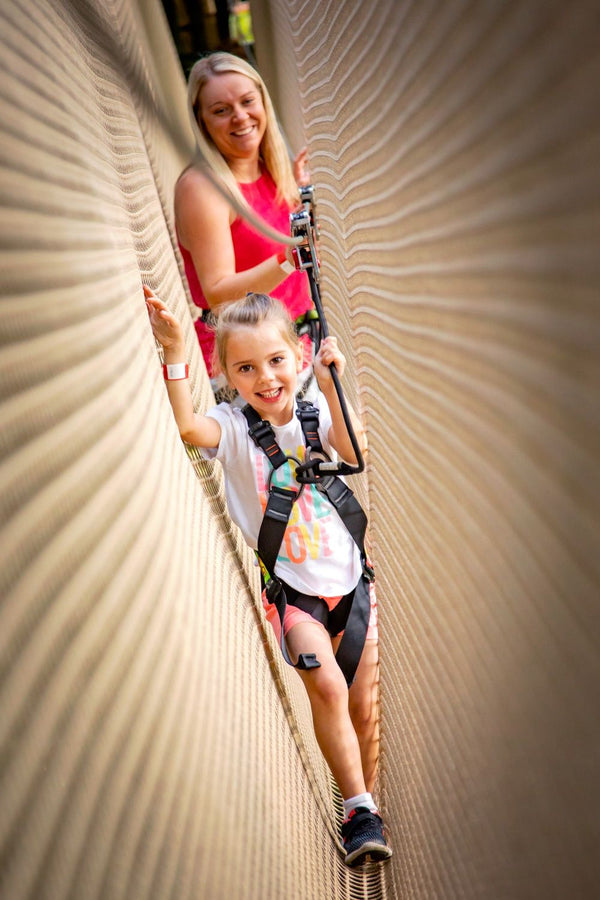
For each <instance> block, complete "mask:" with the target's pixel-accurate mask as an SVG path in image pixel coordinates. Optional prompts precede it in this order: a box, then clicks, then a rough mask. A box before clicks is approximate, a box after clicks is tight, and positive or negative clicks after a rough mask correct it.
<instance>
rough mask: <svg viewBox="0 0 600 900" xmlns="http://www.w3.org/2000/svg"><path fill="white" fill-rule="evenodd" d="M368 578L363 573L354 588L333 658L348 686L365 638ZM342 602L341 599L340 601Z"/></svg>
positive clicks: (353, 676)
mask: <svg viewBox="0 0 600 900" xmlns="http://www.w3.org/2000/svg"><path fill="white" fill-rule="evenodd" d="M369 583H370V582H369V580H368V579H367V578H366V577H365V576H364V575H363V576H362V577H361V579H360V581H359V582H358V584H357V585H356V587H355V589H354V597H353V598H352V606H351V608H350V613H349V615H348V619H347V621H346V627H345V628H344V633H343V635H342V640H341V641H340V645H339V647H338V649H337V653H336V654H335V659H336V662H337V664H338V665H339V667H340V669H341V670H342V672H343V673H344V678H345V679H346V684H347V685H348V687H350V685H351V684H352V682H353V681H354V678H355V676H356V670H357V668H358V664H359V662H360V658H361V656H362V652H363V647H364V646H365V640H366V638H367V629H368V627H369V618H370V615H371V597H370V593H369ZM340 602H343V601H340Z"/></svg>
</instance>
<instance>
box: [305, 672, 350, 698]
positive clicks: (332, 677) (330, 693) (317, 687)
mask: <svg viewBox="0 0 600 900" xmlns="http://www.w3.org/2000/svg"><path fill="white" fill-rule="evenodd" d="M304 683H305V685H306V689H307V691H308V693H309V695H310V696H311V698H314V700H316V701H317V702H319V703H320V704H321V705H322V706H327V707H334V706H338V705H339V704H342V703H343V704H347V703H348V686H347V684H346V680H345V678H344V676H343V675H342V672H341V670H340V669H339V667H338V665H337V663H334V664H333V665H328V664H322V665H321V667H320V668H319V669H313V670H312V671H311V672H308V673H307V674H306V675H305V676H304Z"/></svg>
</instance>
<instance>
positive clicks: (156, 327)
mask: <svg viewBox="0 0 600 900" xmlns="http://www.w3.org/2000/svg"><path fill="white" fill-rule="evenodd" d="M143 288H144V297H145V298H146V309H147V310H148V317H149V319H150V327H151V328H152V333H153V335H154V337H155V338H156V340H157V341H158V342H159V344H161V345H162V346H163V348H164V349H165V351H169V352H170V353H176V354H179V353H183V356H185V339H184V336H183V330H182V328H181V325H180V324H179V322H178V321H177V319H176V318H175V316H173V315H171V313H170V312H169V310H168V309H167V307H166V305H165V304H164V303H163V301H162V300H160V299H159V298H158V297H157V296H156V295H155V294H154V293H153V291H152V290H151V288H149V287H148V286H147V285H143Z"/></svg>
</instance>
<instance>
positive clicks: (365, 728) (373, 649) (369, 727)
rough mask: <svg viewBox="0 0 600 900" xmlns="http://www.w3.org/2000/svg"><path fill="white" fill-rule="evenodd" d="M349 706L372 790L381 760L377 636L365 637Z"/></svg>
mask: <svg viewBox="0 0 600 900" xmlns="http://www.w3.org/2000/svg"><path fill="white" fill-rule="evenodd" d="M349 710H350V718H351V720H352V724H353V725H354V729H355V731H356V736H357V738H358V743H359V746H360V755H361V760H362V769H363V774H364V779H365V784H366V786H367V791H369V793H370V794H372V793H373V789H374V787H375V780H376V777H377V766H378V763H379V650H378V644H377V641H376V640H368V641H365V646H364V650H363V652H362V656H361V658H360V663H359V664H358V669H357V670H356V678H355V680H354V682H353V684H352V686H351V688H350V692H349Z"/></svg>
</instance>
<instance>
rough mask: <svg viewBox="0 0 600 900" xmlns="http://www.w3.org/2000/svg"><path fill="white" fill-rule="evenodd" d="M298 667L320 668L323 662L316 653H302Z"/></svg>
mask: <svg viewBox="0 0 600 900" xmlns="http://www.w3.org/2000/svg"><path fill="white" fill-rule="evenodd" d="M295 668H296V669H320V668H321V663H320V662H319V660H318V659H317V654H316V653H301V654H300V656H299V657H298V662H297V663H296V666H295Z"/></svg>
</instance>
